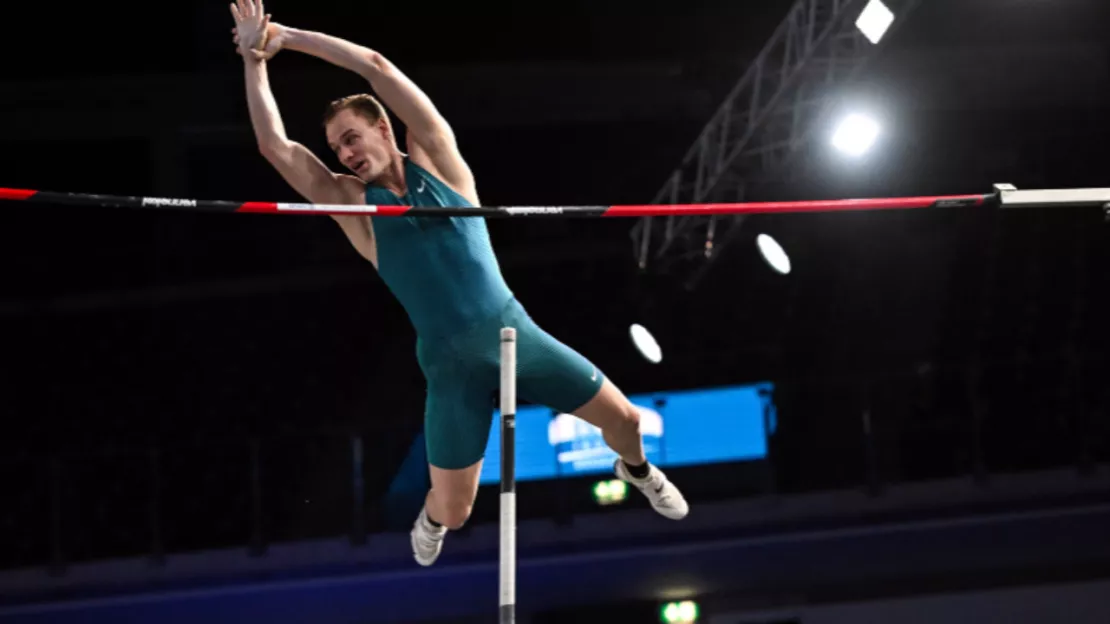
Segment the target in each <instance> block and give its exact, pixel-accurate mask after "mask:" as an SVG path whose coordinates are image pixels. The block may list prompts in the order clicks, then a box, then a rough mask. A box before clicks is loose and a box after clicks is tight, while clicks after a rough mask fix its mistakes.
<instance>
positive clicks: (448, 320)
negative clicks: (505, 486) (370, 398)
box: [231, 0, 688, 566]
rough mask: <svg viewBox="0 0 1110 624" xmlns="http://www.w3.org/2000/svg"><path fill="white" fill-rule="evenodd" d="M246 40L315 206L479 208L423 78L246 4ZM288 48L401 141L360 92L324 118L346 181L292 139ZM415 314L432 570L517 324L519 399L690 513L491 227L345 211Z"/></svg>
mask: <svg viewBox="0 0 1110 624" xmlns="http://www.w3.org/2000/svg"><path fill="white" fill-rule="evenodd" d="M231 12H232V15H233V17H234V18H235V23H236V27H235V28H234V29H233V32H234V33H235V38H234V39H235V43H236V44H238V45H237V52H238V54H240V55H241V56H242V57H243V61H244V72H245V76H246V91H247V104H248V107H249V109H250V117H251V123H252V124H253V126H254V132H255V135H256V138H257V139H258V146H259V149H260V150H261V152H262V155H263V156H265V157H266V159H267V160H268V161H269V162H270V163H271V164H272V165H273V166H274V167H275V168H276V169H277V170H278V172H279V173H280V174H281V175H282V177H283V178H284V179H285V180H286V181H287V182H288V183H289V184H290V185H291V186H292V187H293V188H294V189H296V191H297V192H298V193H300V194H301V195H303V196H304V197H305V198H306V199H307V200H308V201H310V202H313V203H317V204H367V205H412V206H478V205H480V204H479V200H478V193H477V191H476V190H475V183H474V176H473V174H472V173H471V171H470V168H469V167H468V166H467V164H466V162H465V161H464V160H463V158H462V156H461V155H460V154H459V150H458V147H457V145H456V142H455V136H454V133H453V131H452V129H451V127H450V126H449V125H448V124H447V122H446V121H445V120H444V119H443V117H442V116H441V115H440V113H439V112H438V111H437V110H436V108H435V106H434V105H433V104H432V102H431V101H430V100H429V99H428V97H427V95H425V94H424V93H423V92H422V91H421V90H420V89H419V88H418V87H417V86H416V85H415V84H413V83H412V81H410V80H409V78H408V77H406V76H405V75H404V74H403V73H401V71H400V70H398V69H397V68H396V67H395V66H394V65H393V64H392V63H390V61H389V60H387V59H386V58H385V57H383V56H382V55H381V54H379V53H378V52H376V51H374V50H370V49H367V48H364V47H362V46H358V45H355V44H352V43H349V42H347V41H343V40H341V39H337V38H335V37H331V36H328V35H324V34H321V33H316V32H306V31H303V30H298V29H294V28H288V27H284V26H280V25H278V24H275V23H273V22H270V18H269V16H268V15H266V14H265V13H264V10H263V4H262V0H237V3H236V4H232V5H231ZM282 49H288V50H295V51H298V52H302V53H305V54H310V55H312V56H315V57H318V58H321V59H323V60H325V61H328V62H330V63H332V64H334V65H337V66H339V67H343V68H345V69H348V70H350V71H353V72H355V73H357V74H359V75H360V76H362V77H363V78H365V79H366V80H367V81H368V82H369V83H370V87H371V88H372V89H373V91H374V92H375V93H376V94H377V95H378V97H380V98H381V102H382V103H384V104H385V105H386V106H388V107H389V108H390V110H392V111H393V112H394V114H395V115H396V116H397V118H398V119H399V120H400V121H401V122H402V123H403V124H404V125H405V127H406V129H407V145H406V147H407V153H404V152H401V151H400V149H399V148H398V146H397V144H396V140H395V138H394V134H393V128H392V126H391V123H390V120H389V117H388V116H387V115H386V111H385V109H384V108H383V107H382V105H381V104H379V102H378V100H377V99H376V98H374V97H372V96H370V95H354V96H350V97H346V98H343V99H340V100H337V101H335V102H332V103H331V104H330V105H329V106H328V108H327V112H326V115H325V120H324V126H325V132H326V135H327V141H328V145H329V146H330V147H331V149H332V150H333V151H334V152H335V155H336V157H337V158H338V160H339V162H340V163H342V164H343V166H344V167H346V168H347V169H348V170H349V171H350V172H351V173H350V174H337V173H333V172H331V171H329V170H328V168H327V167H326V166H325V165H324V164H323V163H322V162H321V161H320V160H319V159H318V158H317V157H316V156H314V155H313V154H312V153H311V152H310V151H309V150H308V149H307V148H305V147H304V146H303V145H301V144H299V143H296V142H294V141H291V140H290V139H289V138H288V137H286V135H285V130H284V128H283V126H282V122H281V117H280V115H279V113H278V108H277V104H276V103H275V101H274V97H273V94H272V93H271V91H270V87H269V84H268V78H267V61H268V60H269V59H271V58H273V56H274V55H275V54H277V52H278V51H280V50H282ZM332 218H334V219H335V221H336V222H337V223H338V224H339V226H340V227H341V228H342V229H343V232H344V233H345V234H346V236H347V238H348V239H349V240H350V242H351V244H352V245H353V246H354V248H355V250H357V251H358V253H359V254H361V255H362V256H363V257H364V258H366V259H367V260H368V261H370V263H371V264H373V265H374V266H375V268H376V269H377V270H378V273H379V274H380V275H381V277H382V279H383V280H384V281H385V283H386V285H387V286H388V287H389V289H390V290H391V292H393V294H394V295H395V296H396V297H397V298H398V300H399V301H400V302H401V304H402V305H403V306H404V308H405V311H406V312H407V314H408V316H409V318H410V320H411V321H412V323H413V326H414V327H415V329H416V333H417V342H416V355H417V359H418V361H419V363H420V368H421V370H422V371H423V372H424V376H425V378H426V379H427V386H428V388H427V399H426V405H425V415H424V418H425V421H424V430H425V437H426V440H427V453H428V463H429V472H430V476H431V490H430V491H429V492H428V495H427V497H426V499H425V503H424V507H423V508H422V509H421V511H420V514H419V516H418V518H417V519H416V522H415V523H414V525H413V529H412V533H411V539H412V548H413V554H414V556H415V558H416V561H417V562H418V563H420V564H421V565H425V566H427V565H431V564H432V563H433V562H435V560H436V558H437V557H438V556H439V553H440V549H441V548H442V546H443V538H444V536H445V535H446V533H447V530H448V529H458V528H460V527H462V525H463V523H464V522H466V520H467V518H468V517H469V516H470V511H471V508H472V505H473V503H474V498H475V496H476V494H477V491H478V477H479V474H480V472H481V466H482V459H483V453H484V451H485V447H486V443H487V441H488V438H489V432H490V426H491V425H492V421H493V409H492V403H491V398H492V397H493V396H494V393H495V392H496V391H497V389H498V387H499V384H500V375H499V359H500V330H501V328H502V327H504V326H512V327H515V328H516V330H517V382H518V388H517V393H518V395H519V396H520V397H521V398H523V399H524V400H526V401H529V402H532V403H536V404H540V405H545V406H548V407H550V408H552V409H555V410H559V411H561V412H564V413H569V414H573V415H574V416H576V417H578V418H581V419H582V420H584V421H586V422H588V423H591V424H593V425H595V426H597V427H598V428H599V429H601V431H602V434H603V435H604V439H605V441H606V443H607V444H608V445H609V447H610V448H612V449H613V450H614V451H615V452H616V453H617V454H618V455H619V456H620V459H618V460H617V461H616V462H615V463H614V471H615V472H616V474H617V476H618V477H619V478H621V479H623V480H625V481H627V482H629V483H631V484H632V485H634V486H635V487H637V488H638V489H639V490H640V491H641V492H643V493H644V495H645V496H647V498H648V500H649V501H650V502H651V505H652V507H654V508H655V510H656V511H658V512H659V513H660V514H662V515H663V516H666V517H667V518H672V519H676V520H677V519H681V518H683V517H685V516H686V514H687V512H688V507H687V504H686V501H685V500H684V498H683V496H682V494H681V493H680V492H679V490H678V488H676V487H675V486H674V485H673V484H672V483H671V482H670V481H668V480H667V477H666V476H665V475H664V474H663V472H661V471H660V470H659V469H658V468H657V467H655V466H653V465H650V464H649V463H648V462H647V459H646V458H645V456H644V451H643V444H642V440H641V437H640V417H639V413H638V411H637V410H636V408H635V407H634V406H633V405H632V404H631V403H630V402H629V401H628V399H627V398H626V397H625V396H624V395H623V394H622V393H621V391H620V390H618V389H617V388H616V386H614V385H613V384H612V382H610V381H609V380H608V379H606V378H605V377H604V376H603V375H602V374H601V372H600V371H598V369H597V368H596V367H595V366H593V365H592V364H591V363H590V362H589V361H587V360H586V359H585V358H584V357H582V356H581V355H579V354H578V353H576V352H575V351H573V350H572V349H570V348H569V347H567V346H566V345H564V344H562V343H560V342H559V341H557V340H555V339H554V338H552V337H551V336H550V335H548V334H547V333H546V332H544V331H543V330H542V329H540V328H539V327H538V326H537V325H536V324H535V323H534V322H533V321H532V319H531V318H530V317H529V316H528V314H527V313H526V312H525V310H524V308H523V307H522V306H521V304H520V303H518V302H517V300H516V299H515V297H514V296H513V294H512V292H511V291H510V290H509V288H508V286H507V285H506V284H505V281H504V279H503V278H502V276H501V271H500V268H499V267H498V264H497V260H496V258H495V257H494V254H493V249H492V247H491V245H490V239H489V235H488V232H487V230H486V223H485V220H484V219H481V218H473V217H457V218H429V219H419V218H403V217H387V218H381V219H375V220H371V219H370V217H368V216H352V215H333V217H332Z"/></svg>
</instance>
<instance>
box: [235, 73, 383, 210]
mask: <svg viewBox="0 0 1110 624" xmlns="http://www.w3.org/2000/svg"><path fill="white" fill-rule="evenodd" d="M243 66H244V73H245V78H246V89H247V107H248V109H249V110H250V118H251V126H252V127H253V128H254V135H255V138H256V139H257V141H258V149H259V151H260V152H261V153H262V155H263V156H265V157H266V160H267V161H269V162H270V164H271V165H273V166H274V168H275V169H277V170H278V173H280V174H281V176H282V178H284V179H285V181H286V182H288V183H289V185H290V186H292V187H293V188H294V189H295V190H296V191H297V192H298V193H300V194H301V196H303V197H304V198H305V199H307V200H308V201H310V202H313V203H317V204H353V203H359V202H360V200H361V188H362V184H361V182H360V181H359V180H358V179H357V178H353V177H352V176H343V175H337V174H335V173H333V172H332V171H331V170H329V169H328V168H327V166H326V165H324V163H323V162H321V161H320V159H319V158H317V157H316V155H315V154H313V153H312V152H311V151H310V150H309V149H308V148H306V147H305V146H303V145H301V144H300V143H297V142H295V141H291V140H289V138H288V137H287V136H286V134H285V125H284V124H283V123H282V121H281V114H280V113H279V111H278V107H277V102H276V101H275V100H274V94H273V92H272V91H271V89H270V80H269V75H268V73H267V69H266V61H259V60H255V59H249V58H244V59H243ZM348 178H351V179H348Z"/></svg>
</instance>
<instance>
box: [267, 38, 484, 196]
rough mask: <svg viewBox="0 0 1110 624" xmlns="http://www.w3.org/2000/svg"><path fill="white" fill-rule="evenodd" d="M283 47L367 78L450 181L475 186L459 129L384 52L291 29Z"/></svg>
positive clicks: (465, 185)
mask: <svg viewBox="0 0 1110 624" xmlns="http://www.w3.org/2000/svg"><path fill="white" fill-rule="evenodd" d="M286 31H287V32H286V33H285V40H284V42H283V46H282V47H284V48H286V49H289V50H296V51H298V52H302V53H305V54H310V55H312V56H315V57H317V58H320V59H323V60H325V61H327V62H329V63H332V64H333V65H337V66H339V67H342V68H344V69H347V70H350V71H353V72H355V73H357V74H358V75H360V76H362V77H363V78H365V79H366V80H367V81H368V82H369V83H370V86H371V87H372V88H373V89H374V92H375V93H376V94H377V95H378V96H379V97H380V98H381V100H382V102H383V103H384V104H385V105H386V106H387V107H389V109H390V110H392V111H393V113H394V114H396V115H397V118H398V119H400V120H401V123H403V124H405V127H406V128H407V129H408V134H409V139H410V141H412V142H415V143H416V144H417V145H418V146H419V147H420V149H421V151H423V152H424V153H425V154H427V155H428V158H429V159H430V160H431V161H432V164H433V165H434V166H435V168H436V169H437V170H438V171H439V173H440V174H442V175H443V177H444V178H445V179H446V181H447V182H448V183H450V184H452V185H454V186H456V187H461V188H464V189H472V188H473V186H474V181H473V176H472V174H471V171H470V169H469V167H468V166H467V165H466V162H465V161H464V160H463V159H462V157H461V155H460V154H459V151H458V146H457V143H456V140H455V134H454V131H453V130H452V129H451V126H450V125H449V124H448V123H447V120H446V119H444V117H443V115H441V114H440V112H439V110H438V109H436V107H435V105H434V104H433V103H432V101H431V99H430V98H429V97H428V95H427V94H426V93H424V92H423V91H422V90H421V89H420V88H419V87H418V86H417V85H416V84H415V83H414V82H413V81H412V80H411V79H410V78H409V77H408V76H406V75H405V74H404V73H403V72H401V70H399V69H397V67H396V66H395V65H394V64H393V63H391V62H390V61H389V59H387V58H385V56H383V55H382V54H381V53H379V52H377V51H375V50H372V49H370V48H366V47H363V46H360V45H357V44H354V43H351V42H349V41H344V40H343V39H339V38H337V37H333V36H331V35H325V34H323V33H318V32H312V31H306V30H299V29H295V28H288V27H286Z"/></svg>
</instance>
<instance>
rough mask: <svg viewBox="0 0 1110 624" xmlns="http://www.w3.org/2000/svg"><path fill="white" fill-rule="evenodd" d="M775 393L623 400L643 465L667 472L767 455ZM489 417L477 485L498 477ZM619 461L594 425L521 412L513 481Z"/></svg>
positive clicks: (605, 468) (544, 411) (540, 410)
mask: <svg viewBox="0 0 1110 624" xmlns="http://www.w3.org/2000/svg"><path fill="white" fill-rule="evenodd" d="M772 393H773V385H772V384H770V383H762V384H753V385H744V386H727V387H722V388H708V389H700V390H689V391H676V392H657V393H652V394H641V395H632V396H629V397H628V398H629V400H630V401H632V403H633V404H634V405H636V406H637V407H638V408H640V431H641V434H642V435H643V439H644V452H645V454H646V455H647V458H648V461H650V462H652V463H653V464H655V465H657V466H659V467H660V468H664V467H667V466H688V465H694V464H711V463H719V462H732V461H745V460H755V459H763V458H764V457H766V455H767V437H768V435H770V434H771V433H773V432H774V417H775V408H774V402H773V399H772ZM494 418H495V420H494V424H493V427H492V428H491V431H490V438H489V443H488V444H487V445H486V458H485V462H484V463H483V465H482V474H481V477H480V482H481V483H482V484H490V483H497V482H499V481H500V478H501V476H500V475H501V428H500V418H501V413H500V412H499V411H495V413H494ZM768 428H770V431H768ZM616 458H617V455H616V453H614V452H613V451H612V450H611V449H610V448H609V447H608V446H607V445H606V444H605V440H604V439H603V438H602V437H601V431H600V430H599V429H598V428H597V427H594V426H593V425H590V424H588V423H586V422H585V421H582V420H579V419H577V418H575V417H573V416H571V415H569V414H558V413H555V412H552V410H550V409H548V408H546V407H542V406H530V405H526V406H518V408H517V413H516V479H517V481H536V480H541V479H557V478H559V477H572V476H573V477H578V476H583V475H591V474H602V473H608V474H612V469H613V462H614V460H616Z"/></svg>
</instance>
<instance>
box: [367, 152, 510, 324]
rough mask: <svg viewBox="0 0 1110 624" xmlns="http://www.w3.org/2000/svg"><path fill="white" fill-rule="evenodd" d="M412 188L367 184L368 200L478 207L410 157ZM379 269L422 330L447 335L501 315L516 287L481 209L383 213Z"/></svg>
mask: <svg viewBox="0 0 1110 624" xmlns="http://www.w3.org/2000/svg"><path fill="white" fill-rule="evenodd" d="M404 167H405V181H406V184H407V186H408V192H407V193H405V195H404V196H402V197H398V196H397V195H396V194H394V193H393V192H392V191H390V190H388V189H384V188H381V187H376V186H367V188H366V203H367V205H377V206H397V205H405V206H466V207H473V205H472V204H471V203H470V202H469V201H467V200H466V199H465V198H464V197H463V196H461V195H459V194H458V193H456V192H455V191H454V190H452V189H451V188H450V187H448V186H447V185H446V184H444V183H443V182H441V181H440V180H439V179H438V178H436V177H435V176H434V175H432V174H431V173H430V172H429V171H428V170H426V169H424V168H423V167H421V166H420V165H417V164H416V163H414V162H412V159H410V158H408V157H405V160H404ZM373 222H374V238H375V242H376V244H377V250H378V273H379V274H380V275H381V277H382V280H383V281H384V282H385V284H386V286H388V287H389V289H390V291H391V292H393V295H394V296H395V297H397V299H398V301H400V303H401V305H402V306H403V307H404V308H405V311H406V312H407V313H408V316H409V319H410V320H411V321H412V324H413V326H414V327H415V328H416V332H417V334H419V335H420V336H421V337H422V338H425V339H428V338H433V337H443V336H447V335H450V334H452V333H455V332H459V331H462V330H463V329H466V328H467V327H470V326H472V325H473V324H474V323H475V322H477V321H480V320H483V319H487V318H490V317H492V316H495V315H497V314H498V313H499V312H500V311H501V310H502V309H503V308H504V307H505V304H506V302H508V301H509V300H510V299H511V298H512V296H513V295H512V292H511V291H510V290H509V287H508V285H507V284H506V283H505V280H504V278H503V277H502V276H501V268H500V266H498V263H497V257H496V256H494V253H493V246H492V245H491V243H490V238H489V231H488V230H487V229H486V221H485V219H483V218H481V217H378V218H375V219H374V220H373Z"/></svg>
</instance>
